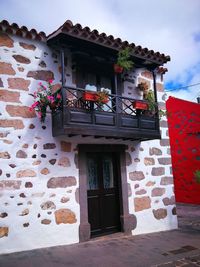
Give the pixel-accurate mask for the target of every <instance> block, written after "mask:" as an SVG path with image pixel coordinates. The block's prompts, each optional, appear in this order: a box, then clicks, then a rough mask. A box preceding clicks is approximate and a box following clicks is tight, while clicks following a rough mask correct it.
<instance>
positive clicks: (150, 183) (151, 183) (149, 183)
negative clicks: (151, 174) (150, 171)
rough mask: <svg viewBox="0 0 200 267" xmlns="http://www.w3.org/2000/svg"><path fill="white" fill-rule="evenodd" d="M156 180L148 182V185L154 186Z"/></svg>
mask: <svg viewBox="0 0 200 267" xmlns="http://www.w3.org/2000/svg"><path fill="white" fill-rule="evenodd" d="M155 183H156V182H153V181H149V182H147V183H146V186H154V185H155Z"/></svg>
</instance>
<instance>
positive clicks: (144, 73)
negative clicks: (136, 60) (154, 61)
mask: <svg viewBox="0 0 200 267" xmlns="http://www.w3.org/2000/svg"><path fill="white" fill-rule="evenodd" d="M141 75H142V76H143V77H145V78H147V79H151V80H152V79H153V75H152V73H151V72H150V71H148V70H145V71H143V72H142V73H141Z"/></svg>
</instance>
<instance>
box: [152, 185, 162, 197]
mask: <svg viewBox="0 0 200 267" xmlns="http://www.w3.org/2000/svg"><path fill="white" fill-rule="evenodd" d="M165 191H166V190H165V188H160V187H156V188H153V190H152V192H151V196H152V197H159V196H162V195H164V194H165Z"/></svg>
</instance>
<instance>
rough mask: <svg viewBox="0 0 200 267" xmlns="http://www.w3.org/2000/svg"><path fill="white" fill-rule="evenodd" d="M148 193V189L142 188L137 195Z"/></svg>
mask: <svg viewBox="0 0 200 267" xmlns="http://www.w3.org/2000/svg"><path fill="white" fill-rule="evenodd" d="M146 193H147V191H146V190H145V189H141V190H139V191H136V192H135V194H136V195H144V194H146Z"/></svg>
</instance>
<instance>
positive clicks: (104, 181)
mask: <svg viewBox="0 0 200 267" xmlns="http://www.w3.org/2000/svg"><path fill="white" fill-rule="evenodd" d="M117 166H118V159H117V155H116V154H113V153H102V152H101V153H100V152H97V153H87V195H88V221H89V223H90V225H91V236H97V235H103V234H109V233H113V232H117V231H120V207H119V188H118V184H119V183H118V180H119V179H118V178H119V177H118V171H117V169H118V168H117Z"/></svg>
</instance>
